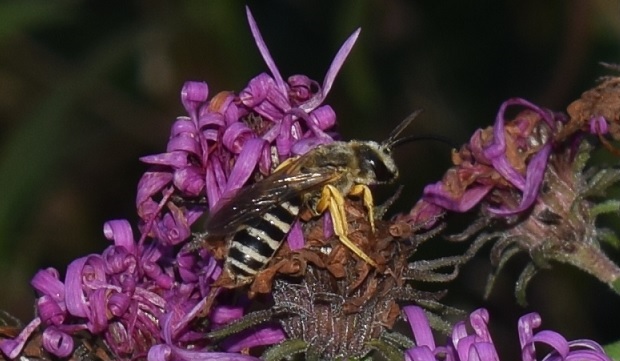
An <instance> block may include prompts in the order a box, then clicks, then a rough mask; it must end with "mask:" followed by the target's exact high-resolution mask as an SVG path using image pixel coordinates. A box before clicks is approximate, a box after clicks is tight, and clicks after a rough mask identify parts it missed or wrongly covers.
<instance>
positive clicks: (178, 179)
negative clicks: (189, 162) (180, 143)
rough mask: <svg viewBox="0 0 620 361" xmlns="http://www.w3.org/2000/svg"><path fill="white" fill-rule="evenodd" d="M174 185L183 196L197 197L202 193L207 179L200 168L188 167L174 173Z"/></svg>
mask: <svg viewBox="0 0 620 361" xmlns="http://www.w3.org/2000/svg"><path fill="white" fill-rule="evenodd" d="M173 184H174V186H175V187H176V188H177V189H178V190H179V191H180V192H182V193H183V194H185V195H187V196H189V197H195V196H198V195H200V194H201V193H202V190H203V189H204V187H205V179H204V175H203V174H202V173H201V170H200V169H199V168H198V167H186V168H183V169H179V170H177V171H175V172H174V175H173Z"/></svg>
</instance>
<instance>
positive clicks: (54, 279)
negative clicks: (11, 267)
mask: <svg viewBox="0 0 620 361" xmlns="http://www.w3.org/2000/svg"><path fill="white" fill-rule="evenodd" d="M58 278H59V275H58V271H57V270H55V269H54V268H46V269H43V270H39V271H38V272H37V273H36V274H35V275H34V277H33V278H32V280H31V281H30V284H31V285H32V287H34V289H35V290H37V291H39V293H40V294H42V295H47V296H49V297H51V298H52V299H53V300H54V301H56V302H62V301H64V299H65V285H64V284H63V283H62V282H61V281H60V280H59V279H58Z"/></svg>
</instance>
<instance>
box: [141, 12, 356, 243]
mask: <svg viewBox="0 0 620 361" xmlns="http://www.w3.org/2000/svg"><path fill="white" fill-rule="evenodd" d="M247 15H248V21H249V23H250V28H251V30H252V34H253V36H254V39H255V40H256V44H257V45H258V49H259V51H260V53H261V55H262V56H263V59H264V60H265V63H266V64H267V67H268V68H269V70H270V73H271V75H269V74H266V73H262V74H259V75H257V76H256V77H254V78H253V79H252V80H250V82H249V83H248V85H247V86H246V88H245V89H243V90H242V91H241V92H239V94H235V93H232V92H221V93H218V94H216V95H214V96H213V97H211V98H210V99H209V88H208V86H207V84H206V83H202V82H187V83H185V85H184V86H183V90H182V92H181V101H182V103H183V105H184V107H185V110H186V111H187V113H188V116H184V117H179V118H177V120H176V122H175V123H174V124H173V126H172V129H171V134H170V140H169V142H168V147H167V150H166V152H165V153H161V154H156V155H150V156H146V157H143V158H141V159H142V161H143V162H145V163H148V164H151V165H152V166H153V167H152V170H151V171H149V172H147V173H145V174H144V176H143V177H142V179H141V180H140V184H139V185H138V196H137V199H136V204H137V207H138V214H139V215H140V217H141V218H142V220H143V222H144V224H143V225H142V226H141V229H142V230H143V231H145V232H149V234H151V235H152V236H153V237H154V238H156V239H157V240H158V241H160V242H162V243H164V244H170V245H175V244H179V243H181V242H183V241H185V240H186V239H188V237H189V236H190V234H191V232H190V228H189V227H190V226H191V224H192V223H194V222H195V221H196V219H197V218H198V217H199V216H200V215H201V213H202V212H203V211H204V210H205V207H203V208H197V207H191V206H186V205H183V204H179V205H176V204H174V203H173V202H170V199H171V198H172V197H177V198H181V199H202V200H206V202H207V203H208V208H209V209H211V210H213V209H214V208H215V207H217V205H218V202H219V201H220V200H221V199H225V198H228V197H230V196H231V195H233V194H234V193H235V191H236V190H238V189H239V188H240V187H242V186H244V185H246V184H248V183H250V182H253V181H256V180H258V179H260V178H262V177H264V176H266V175H268V174H270V173H271V171H272V170H273V169H274V168H275V167H276V166H277V165H278V164H280V163H281V162H282V161H284V160H286V159H288V158H290V157H293V156H297V155H300V154H303V153H305V152H307V151H308V150H310V149H312V148H313V147H315V146H317V145H319V144H325V143H329V142H332V141H333V139H334V138H333V137H334V136H335V134H333V133H331V129H332V128H333V127H334V125H335V123H336V115H335V112H334V110H333V109H332V108H331V107H330V106H329V105H322V103H323V101H324V100H325V97H326V96H327V94H328V93H329V90H330V89H331V86H332V84H333V82H334V79H335V76H336V74H337V73H338V71H339V70H340V68H341V67H342V65H343V63H344V61H345V59H346V57H347V55H348V54H349V52H350V51H351V49H352V47H353V45H354V43H355V41H356V39H357V36H358V35H359V30H357V31H356V32H354V33H353V34H352V35H351V36H350V37H349V38H348V39H347V40H346V41H345V43H344V44H343V46H342V47H341V49H340V50H339V51H338V53H337V54H336V57H335V58H334V60H333V62H332V64H331V66H330V67H329V70H328V71H327V74H326V76H325V79H324V80H323V84H322V85H319V84H318V83H317V82H316V81H314V80H311V79H309V78H308V77H306V76H304V75H293V76H291V77H289V79H288V81H284V79H283V77H282V75H281V74H280V71H279V70H278V68H277V67H276V65H275V63H274V61H273V59H272V57H271V55H270V54H269V51H268V50H267V46H266V45H265V42H264V41H263V38H262V36H261V34H260V32H259V30H258V27H257V25H256V22H255V21H254V18H253V17H252V15H251V13H250V11H249V10H248V11H247ZM162 198H163V200H162ZM220 204H221V203H220ZM293 234H294V235H297V238H299V235H298V233H293ZM289 238H291V236H289ZM292 241H293V242H294V243H296V244H298V243H300V240H299V239H293V240H292Z"/></svg>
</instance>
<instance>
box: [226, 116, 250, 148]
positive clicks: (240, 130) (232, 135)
mask: <svg viewBox="0 0 620 361" xmlns="http://www.w3.org/2000/svg"><path fill="white" fill-rule="evenodd" d="M254 137H255V134H254V132H252V130H251V129H250V128H248V126H247V125H245V124H244V123H241V122H237V123H233V124H231V125H230V126H229V127H228V128H226V131H224V136H223V137H222V141H221V142H222V144H223V145H224V146H225V147H226V148H227V149H228V150H230V151H231V152H233V153H234V154H239V153H240V152H241V150H242V149H243V147H244V144H245V143H246V142H247V141H248V140H250V139H252V138H254Z"/></svg>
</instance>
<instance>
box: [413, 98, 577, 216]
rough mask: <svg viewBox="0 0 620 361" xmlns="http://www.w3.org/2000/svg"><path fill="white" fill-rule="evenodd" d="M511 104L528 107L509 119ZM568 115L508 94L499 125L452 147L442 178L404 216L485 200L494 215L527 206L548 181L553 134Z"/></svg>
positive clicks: (439, 212) (433, 213) (454, 209)
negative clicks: (449, 166)
mask: <svg viewBox="0 0 620 361" xmlns="http://www.w3.org/2000/svg"><path fill="white" fill-rule="evenodd" d="M512 106H519V107H523V108H525V110H524V111H522V112H521V113H519V114H518V115H517V116H516V117H515V118H514V119H512V120H508V119H506V109H507V108H508V107H512ZM565 121H566V119H565V117H564V116H563V115H561V114H556V113H553V112H551V111H549V110H546V109H543V108H540V107H538V106H536V105H534V104H532V103H530V102H528V101H526V100H524V99H520V98H513V99H510V100H507V101H506V102H504V103H503V104H502V105H501V107H500V109H499V112H498V113H497V117H496V119H495V124H494V126H493V127H490V128H487V129H484V130H482V129H479V130H477V131H476V132H475V133H474V135H473V136H472V138H471V139H470V141H469V143H467V144H465V145H464V146H462V147H461V149H460V150H459V151H458V152H456V151H455V152H454V153H453V157H452V158H453V159H452V160H453V163H454V164H455V165H454V166H453V167H452V168H450V169H449V170H448V171H447V172H446V173H445V175H444V177H443V179H442V180H441V181H439V182H437V183H434V184H430V185H427V186H426V187H425V188H424V193H423V197H422V199H421V200H420V201H419V202H418V204H417V205H416V206H414V208H413V209H412V210H411V212H410V213H409V215H408V216H407V217H405V218H408V220H409V221H410V222H412V223H414V224H417V223H418V222H421V221H422V222H425V221H428V220H433V219H437V218H438V217H439V216H440V215H442V214H443V213H444V212H446V211H452V212H467V211H469V210H471V209H472V208H474V207H475V206H477V205H479V204H481V203H484V204H485V206H486V210H488V212H489V213H491V214H493V215H495V216H509V215H514V214H519V213H522V212H524V211H527V210H528V209H530V208H531V207H532V205H533V204H534V203H535V202H536V199H537V197H538V194H539V191H540V187H541V185H542V182H543V178H544V175H545V169H546V167H547V162H548V159H549V156H550V154H551V152H552V149H553V143H552V140H553V137H552V135H553V134H554V132H555V131H556V129H558V128H559V124H560V123H563V122H565ZM513 200H514V201H513ZM431 205H433V206H434V207H432V206H431ZM430 225H432V222H431V224H430ZM430 225H424V227H425V228H428V227H429V226H430Z"/></svg>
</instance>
